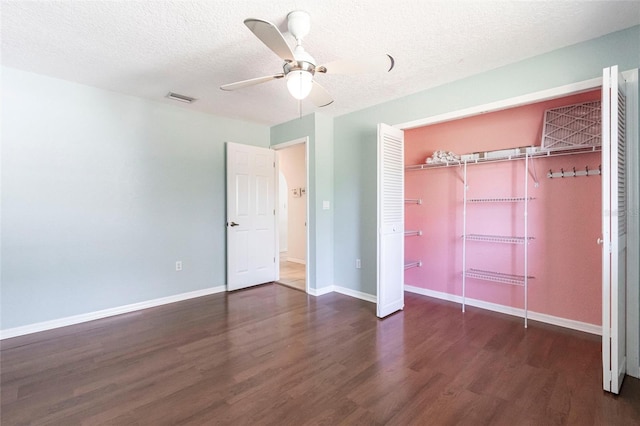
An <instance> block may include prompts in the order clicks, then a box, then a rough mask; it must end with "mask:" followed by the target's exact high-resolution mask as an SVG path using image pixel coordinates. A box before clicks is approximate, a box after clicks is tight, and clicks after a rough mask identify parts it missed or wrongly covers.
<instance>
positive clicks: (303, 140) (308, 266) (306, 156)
mask: <svg viewBox="0 0 640 426" xmlns="http://www.w3.org/2000/svg"><path fill="white" fill-rule="evenodd" d="M302 143H303V144H304V173H305V178H304V179H305V189H306V193H305V218H304V220H305V223H306V226H305V247H304V249H305V265H304V266H305V268H304V281H305V283H304V291H305V293H307V294H309V273H310V270H311V256H309V247H310V241H309V240H310V239H309V235H310V233H309V228H310V227H309V198H310V196H311V195H310V194H309V137H308V136H305V137H302V138H298V139H293V140H290V141H287V142H282V143H279V144H276V145H271V146H270V147H269V148H271V149H273V150H274V151H280V150H283V149H286V148H291V147H292V146H294V145H299V144H302ZM279 173H280V159H279V158H278V155H277V153H276V176H278V175H279ZM278 185H279V181H278ZM278 189H279V188H278ZM279 197H280V194H279V191H276V200H275V202H276V217H280V199H279ZM276 253H277V254H278V255H279V254H280V223H279V221H276ZM279 279H280V262H279V261H278V262H276V281H277V280H279Z"/></svg>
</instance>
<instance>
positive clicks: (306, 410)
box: [0, 284, 640, 425]
mask: <svg viewBox="0 0 640 426" xmlns="http://www.w3.org/2000/svg"><path fill="white" fill-rule="evenodd" d="M0 356H1V365H0V366H1V383H0V384H1V390H2V395H1V407H0V408H1V413H0V416H1V417H0V419H1V422H2V424H3V425H21V424H34V425H40V424H48V425H76V424H86V425H95V424H100V425H103V424H112V425H136V424H139V425H164V424H185V425H210V424H211V425H212V424H220V425H223V424H233V425H244V424H246V425H304V424H309V425H319V424H325V425H340V424H345V425H346V424H348V425H351V424H361V425H383V424H389V425H411V424H417V425H450V424H451V425H453V424H467V425H489V424H490V425H556V424H575V425H607V424H611V425H638V424H640V381H639V380H636V379H632V378H629V377H627V379H626V380H625V384H624V387H623V389H622V393H621V395H620V396H617V397H616V396H613V395H610V394H607V393H605V392H603V391H602V390H601V367H600V341H599V338H598V337H597V336H591V335H587V334H582V333H578V332H572V331H568V330H563V329H560V328H556V327H552V326H547V325H544V324H540V323H536V322H534V321H531V323H530V328H529V329H527V330H525V329H524V328H523V327H522V321H521V320H520V319H517V318H512V317H508V316H503V315H499V314H495V313H491V312H487V311H482V310H478V309H474V308H471V307H469V308H468V312H467V313H465V314H462V313H461V312H460V309H459V306H458V305H455V304H452V303H448V302H442V301H437V300H433V299H429V298H426V297H423V296H418V295H413V294H409V293H407V296H406V308H405V310H404V311H403V312H400V313H397V314H395V315H393V316H391V317H389V318H387V319H385V320H378V319H377V318H376V317H375V305H373V304H371V303H368V302H364V301H360V300H356V299H353V298H350V297H347V296H343V295H339V294H328V295H325V296H321V297H318V298H315V297H312V296H307V295H306V294H305V293H302V292H300V291H296V290H292V289H289V288H287V287H283V286H279V285H272V284H267V285H263V286H260V287H256V288H251V289H248V290H243V291H238V292H234V293H231V294H216V295H212V296H207V297H202V298H199V299H193V300H188V301H184V302H179V303H174V304H171V305H166V306H161V307H157V308H152V309H148V310H145V311H139V312H135V313H130V314H125V315H121V316H117V317H112V318H107V319H102V320H98V321H93V322H90V323H84V324H79V325H75V326H71V327H66V328H61V329H57V330H51V331H47V332H43V333H37V334H32V335H28V336H22V337H17V338H13V339H7V340H4V341H3V342H2V347H1V350H0Z"/></svg>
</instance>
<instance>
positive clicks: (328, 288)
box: [309, 285, 333, 297]
mask: <svg viewBox="0 0 640 426" xmlns="http://www.w3.org/2000/svg"><path fill="white" fill-rule="evenodd" d="M329 293H333V286H332V285H330V286H326V287H322V288H318V289H315V288H309V294H310V295H312V296H316V297H317V296H323V295H325V294H329Z"/></svg>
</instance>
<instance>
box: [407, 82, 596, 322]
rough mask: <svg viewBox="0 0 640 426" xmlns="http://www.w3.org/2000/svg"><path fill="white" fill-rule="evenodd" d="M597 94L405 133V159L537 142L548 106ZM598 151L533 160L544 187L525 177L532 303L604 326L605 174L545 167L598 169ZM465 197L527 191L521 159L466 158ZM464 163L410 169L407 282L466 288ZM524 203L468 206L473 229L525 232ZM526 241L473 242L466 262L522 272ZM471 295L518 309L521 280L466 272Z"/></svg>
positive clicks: (449, 290) (439, 288)
mask: <svg viewBox="0 0 640 426" xmlns="http://www.w3.org/2000/svg"><path fill="white" fill-rule="evenodd" d="M598 99H600V91H592V92H588V93H583V94H580V95H575V96H570V97H567V98H562V99H555V100H552V101H546V102H540V103H537V104H532V105H527V106H523V107H518V108H512V109H509V110H504V111H499V112H494V113H488V114H483V115H480V116H475V117H470V118H465V119H461V120H456V121H451V122H447V123H441V124H435V125H431V126H427V127H423V128H418V129H413V130H408V131H405V164H407V165H411V164H419V163H424V162H425V159H426V158H427V157H430V156H431V154H432V153H433V152H434V151H435V150H446V151H453V152H455V153H456V154H465V153H472V152H482V151H489V150H497V149H506V148H513V147H521V146H530V145H540V139H541V136H542V126H543V120H544V111H545V110H546V109H548V108H554V107H558V106H564V105H571V104H575V103H579V102H585V101H592V100H598ZM600 161H601V160H600V154H599V153H590V154H581V155H571V156H561V157H554V158H537V159H534V160H532V162H531V163H530V171H531V172H533V171H535V172H536V174H537V179H538V181H539V187H537V188H536V187H534V182H533V179H532V178H531V177H530V178H529V196H531V197H535V200H532V201H530V203H529V235H530V236H532V237H534V238H535V239H534V240H533V241H532V242H531V243H530V244H529V274H530V275H533V276H534V277H535V278H534V279H533V280H530V281H529V292H528V296H529V310H531V311H535V312H538V313H543V314H548V315H553V316H556V317H561V318H566V319H571V320H576V321H582V322H586V323H590V324H596V325H600V324H601V322H602V319H601V309H602V302H601V297H602V295H601V274H602V271H601V266H602V261H601V246H600V245H597V244H596V240H597V238H599V237H600V236H601V214H600V211H601V206H600V203H601V185H602V179H601V178H600V176H589V177H576V178H564V179H560V178H556V179H549V178H547V177H546V174H547V172H548V171H549V169H552V170H553V171H560V168H564V170H565V171H567V170H571V169H572V168H573V167H576V169H584V168H585V166H588V167H589V169H597V168H598V166H599V165H600ZM467 176H468V182H469V191H468V193H467V195H468V198H479V197H515V196H522V195H523V187H524V161H523V160H521V161H510V162H497V163H487V164H479V165H470V166H469V167H468V169H467ZM462 191H463V184H462V168H461V167H447V168H438V169H429V170H423V171H408V172H407V173H406V181H405V197H406V198H421V199H422V200H423V204H422V205H413V204H407V205H406V206H405V229H407V230H422V231H423V235H422V236H420V237H406V238H405V258H406V259H407V260H422V262H423V266H422V267H420V268H412V269H408V270H407V271H406V272H405V283H406V284H409V285H413V286H416V287H420V288H425V289H430V290H435V291H440V292H445V293H450V294H455V295H461V294H462V274H461V272H462V239H461V236H462V200H463V198H462V196H463V194H462ZM523 208H524V206H523V204H522V203H500V204H468V206H467V234H473V233H478V234H493V235H517V236H522V235H523V229H524V228H523V211H524V210H523ZM523 250H524V247H523V246H522V245H512V244H496V243H486V242H473V241H468V242H467V253H468V255H467V268H477V269H485V270H491V271H497V272H506V273H522V268H523V261H522V259H523V256H522V254H523ZM467 297H470V298H474V299H480V300H484V301H487V302H492V303H498V304H502V305H507V306H513V307H517V308H522V307H523V288H522V287H519V286H512V285H508V284H500V283H492V282H487V281H480V280H476V279H471V278H468V279H467Z"/></svg>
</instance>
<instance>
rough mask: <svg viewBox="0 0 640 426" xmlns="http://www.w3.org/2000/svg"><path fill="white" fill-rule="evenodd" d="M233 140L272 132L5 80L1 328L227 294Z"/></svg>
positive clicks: (107, 95) (261, 138)
mask: <svg viewBox="0 0 640 426" xmlns="http://www.w3.org/2000/svg"><path fill="white" fill-rule="evenodd" d="M226 141H233V142H238V143H244V144H251V145H258V146H264V147H267V146H269V128H268V127H267V126H262V125H256V124H252V123H248V122H242V121H235V120H229V119H223V118H219V117H215V116H212V115H207V114H201V113H198V112H193V111H189V110H187V109H184V108H178V107H174V106H172V105H166V104H163V103H156V102H151V101H146V100H142V99H139V98H134V97H129V96H124V95H120V94H117V93H113V92H107V91H103V90H99V89H95V88H91V87H88V86H83V85H79V84H74V83H70V82H66V81H62V80H57V79H53V78H49V77H44V76H39V75H36V74H31V73H26V72H22V71H18V70H14V69H9V68H2V272H1V278H2V301H1V309H2V314H1V321H2V324H1V328H2V329H8V328H13V327H17V326H22V325H27V324H32V323H37V322H41V321H47V320H52V319H58V318H63V317H67V316H72V315H77V314H82V313H87V312H92V311H97V310H101V309H106V308H111V307H117V306H122V305H126V304H130V303H136V302H141V301H147V300H151V299H155V298H160V297H164V296H170V295H175V294H180V293H185V292H189V291H195V290H200V289H205V288H209V287H214V286H220V285H224V284H225V273H226V266H225V263H226V260H225V225H224V224H225V216H226V213H225V202H224V200H225V168H224V152H225V151H224V142H226ZM177 260H182V261H183V263H184V270H183V271H181V272H176V271H175V262H176V261H177Z"/></svg>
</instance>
